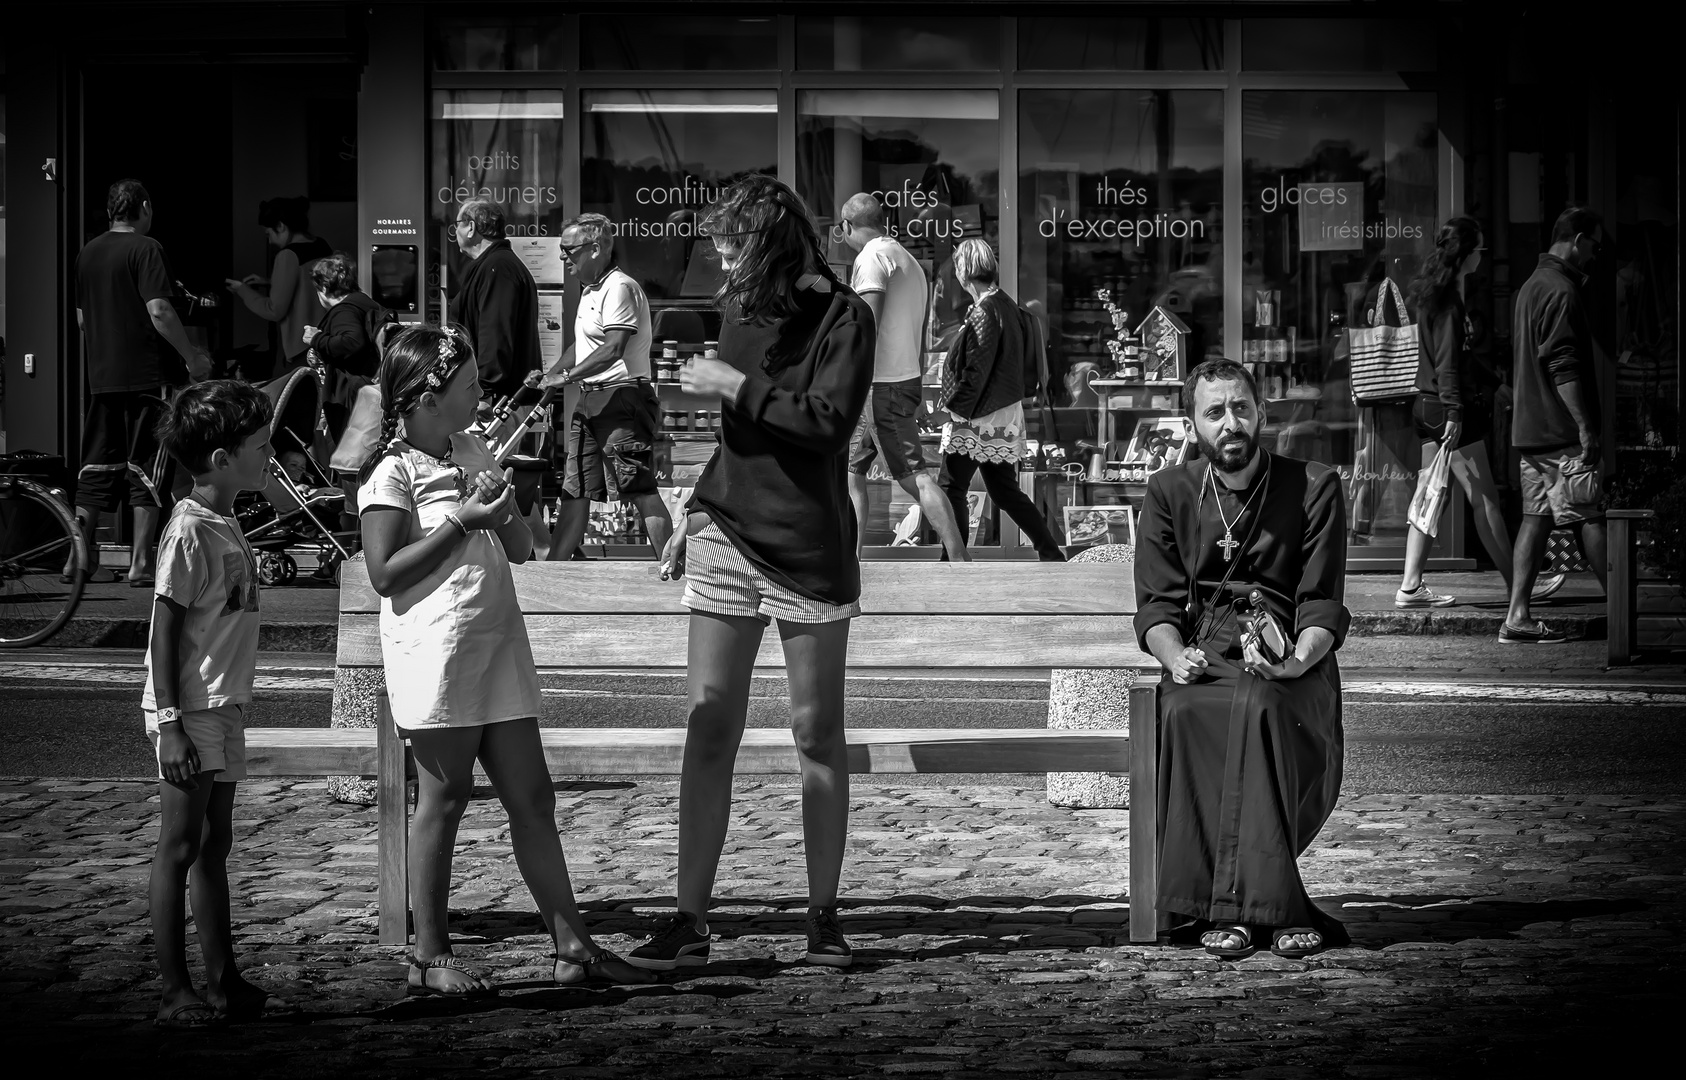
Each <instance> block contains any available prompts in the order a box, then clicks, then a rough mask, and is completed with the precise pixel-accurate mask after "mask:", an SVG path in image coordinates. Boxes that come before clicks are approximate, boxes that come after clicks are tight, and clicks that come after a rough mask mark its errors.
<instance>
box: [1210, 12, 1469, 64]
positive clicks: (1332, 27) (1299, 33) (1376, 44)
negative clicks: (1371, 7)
mask: <svg viewBox="0 0 1686 1080" xmlns="http://www.w3.org/2000/svg"><path fill="white" fill-rule="evenodd" d="M1241 65H1242V66H1243V67H1245V68H1246V69H1247V70H1249V71H1433V70H1435V66H1436V61H1435V52H1434V25H1433V24H1432V23H1430V22H1427V21H1425V20H1422V19H1370V18H1365V19H1243V20H1242V21H1241Z"/></svg>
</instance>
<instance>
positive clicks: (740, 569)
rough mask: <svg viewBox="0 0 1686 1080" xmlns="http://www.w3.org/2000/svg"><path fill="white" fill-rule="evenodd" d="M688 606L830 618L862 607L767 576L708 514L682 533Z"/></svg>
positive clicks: (805, 619)
mask: <svg viewBox="0 0 1686 1080" xmlns="http://www.w3.org/2000/svg"><path fill="white" fill-rule="evenodd" d="M680 603H682V604H684V605H685V606H686V607H688V608H690V609H691V610H692V611H707V612H710V613H712V614H715V615H738V616H742V617H743V618H747V619H760V620H761V621H762V622H763V623H767V622H771V621H772V620H774V619H779V620H781V621H783V622H797V623H829V622H838V621H840V620H842V619H852V618H854V617H855V616H856V615H859V614H860V613H861V605H860V603H859V602H856V603H852V604H828V603H826V602H825V601H824V600H810V599H809V598H808V597H806V596H803V595H801V594H800V593H795V592H792V591H790V590H789V589H787V588H785V587H784V586H782V585H780V584H778V583H777V582H775V581H771V580H769V579H768V578H767V576H766V575H765V574H763V573H762V572H761V571H760V570H758V569H756V567H755V564H754V563H752V562H750V561H749V560H748V559H746V558H744V556H743V552H741V551H739V550H738V549H737V547H736V546H735V545H734V544H733V543H732V541H731V540H729V539H727V537H726V534H725V533H723V532H721V531H720V526H718V525H716V524H715V523H714V519H713V518H709V519H708V524H706V525H704V526H703V527H702V528H700V529H698V530H697V531H696V532H694V533H690V534H689V535H688V536H686V538H685V596H684V598H683V599H682V600H681V601H680Z"/></svg>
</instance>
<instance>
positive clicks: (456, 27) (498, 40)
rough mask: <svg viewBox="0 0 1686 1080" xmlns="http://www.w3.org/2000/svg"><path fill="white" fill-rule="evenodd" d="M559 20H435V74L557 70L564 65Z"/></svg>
mask: <svg viewBox="0 0 1686 1080" xmlns="http://www.w3.org/2000/svg"><path fill="white" fill-rule="evenodd" d="M564 43H565V39H564V37H563V34H562V20H561V19H558V18H537V17H525V18H522V17H517V16H509V17H506V18H500V19H489V18H487V17H485V16H479V17H477V18H467V19H435V20H434V22H433V66H434V68H435V69H436V70H438V71H559V70H561V69H562V68H563V67H564V66H566V60H565V57H564V55H563V46H564Z"/></svg>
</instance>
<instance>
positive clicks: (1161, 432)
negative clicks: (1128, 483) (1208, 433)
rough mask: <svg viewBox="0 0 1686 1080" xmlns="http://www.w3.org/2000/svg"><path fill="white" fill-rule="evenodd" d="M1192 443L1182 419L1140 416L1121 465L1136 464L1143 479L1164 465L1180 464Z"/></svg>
mask: <svg viewBox="0 0 1686 1080" xmlns="http://www.w3.org/2000/svg"><path fill="white" fill-rule="evenodd" d="M1193 441H1194V440H1193V438H1192V437H1191V436H1190V434H1189V430H1188V421H1187V419H1186V418H1184V417H1181V416H1144V417H1141V418H1139V419H1138V420H1137V421H1136V425H1135V430H1134V431H1133V432H1132V433H1131V435H1130V449H1129V450H1127V451H1126V452H1125V454H1124V460H1123V463H1124V464H1126V465H1139V466H1141V467H1142V470H1143V472H1144V473H1145V474H1146V475H1147V476H1152V475H1153V474H1154V473H1156V472H1158V471H1159V470H1160V469H1163V468H1164V467H1165V466H1167V465H1181V464H1182V463H1183V462H1184V461H1186V460H1187V459H1188V452H1189V444H1190V443H1191V442H1193Z"/></svg>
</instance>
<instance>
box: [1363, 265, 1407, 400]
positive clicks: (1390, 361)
mask: <svg viewBox="0 0 1686 1080" xmlns="http://www.w3.org/2000/svg"><path fill="white" fill-rule="evenodd" d="M1389 298H1392V300H1393V306H1394V309H1395V310H1396V311H1397V312H1398V313H1399V325H1398V326H1392V325H1390V324H1389V323H1388V322H1387V319H1386V317H1385V314H1384V311H1383V308H1384V307H1385V305H1386V304H1387V301H1388V299H1389ZM1370 323H1371V325H1369V326H1359V327H1353V328H1352V329H1349V330H1348V331H1347V334H1348V347H1349V348H1350V350H1351V354H1352V399H1353V400H1354V401H1356V402H1357V403H1358V404H1360V405H1382V404H1386V403H1388V402H1397V401H1409V400H1410V399H1412V398H1414V397H1416V396H1417V325H1416V324H1415V323H1413V322H1412V321H1411V315H1410V313H1409V312H1407V311H1406V310H1405V297H1404V296H1403V295H1402V294H1401V293H1400V291H1399V286H1398V285H1396V284H1394V282H1393V279H1392V278H1387V279H1385V280H1384V281H1383V282H1382V287H1381V290H1380V292H1379V293H1377V295H1376V306H1375V307H1374V308H1373V309H1371V311H1370Z"/></svg>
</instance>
